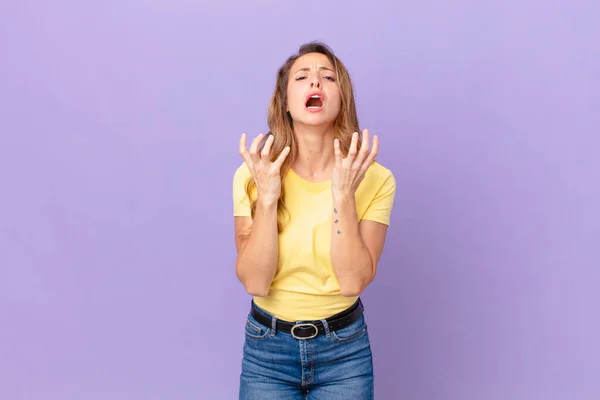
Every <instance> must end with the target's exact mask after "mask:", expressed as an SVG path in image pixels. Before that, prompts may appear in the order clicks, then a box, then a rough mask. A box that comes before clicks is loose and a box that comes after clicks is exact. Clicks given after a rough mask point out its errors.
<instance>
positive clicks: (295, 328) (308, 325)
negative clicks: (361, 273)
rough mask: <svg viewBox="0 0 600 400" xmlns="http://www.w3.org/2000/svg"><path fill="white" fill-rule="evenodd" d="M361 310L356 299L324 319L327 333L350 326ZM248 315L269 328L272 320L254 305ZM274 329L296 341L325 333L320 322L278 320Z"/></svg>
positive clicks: (359, 303) (360, 302)
mask: <svg viewBox="0 0 600 400" xmlns="http://www.w3.org/2000/svg"><path fill="white" fill-rule="evenodd" d="M363 310H364V307H363V304H362V301H361V300H360V299H358V300H357V301H356V303H354V304H353V305H352V306H351V307H350V308H348V309H347V310H344V311H342V312H341V313H338V314H335V315H333V316H331V317H329V318H325V321H327V325H328V327H329V331H336V330H338V329H342V328H344V327H346V326H348V325H350V324H351V323H353V322H354V321H356V320H357V319H358V317H360V316H361V315H362V313H363ZM250 313H251V315H252V316H253V317H254V319H255V320H256V321H258V322H260V323H261V324H263V325H265V326H268V327H270V326H271V324H272V322H271V321H272V318H271V317H269V316H266V315H264V314H263V313H261V312H260V311H258V310H257V309H256V308H255V307H254V305H253V306H252V307H251V308H250ZM276 328H277V330H278V331H281V332H286V333H291V334H292V336H293V337H294V338H296V339H312V338H314V337H316V336H317V335H320V334H322V333H325V327H324V326H323V322H321V321H303V322H287V321H282V320H279V319H278V320H277V323H276Z"/></svg>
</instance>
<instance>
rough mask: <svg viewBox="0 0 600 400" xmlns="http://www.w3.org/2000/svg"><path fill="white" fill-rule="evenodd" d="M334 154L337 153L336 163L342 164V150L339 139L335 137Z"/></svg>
mask: <svg viewBox="0 0 600 400" xmlns="http://www.w3.org/2000/svg"><path fill="white" fill-rule="evenodd" d="M333 154H335V164H336V165H340V163H341V162H342V150H341V149H340V140H339V139H334V141H333Z"/></svg>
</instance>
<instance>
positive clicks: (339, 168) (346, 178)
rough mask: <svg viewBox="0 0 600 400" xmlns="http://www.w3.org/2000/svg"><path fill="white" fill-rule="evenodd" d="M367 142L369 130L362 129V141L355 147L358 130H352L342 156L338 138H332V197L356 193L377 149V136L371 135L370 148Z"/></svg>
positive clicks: (336, 197) (338, 197)
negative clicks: (345, 150) (347, 148)
mask: <svg viewBox="0 0 600 400" xmlns="http://www.w3.org/2000/svg"><path fill="white" fill-rule="evenodd" d="M369 142H370V136H369V131H368V130H367V129H365V130H363V137H362V143H361V146H360V150H359V149H358V148H357V147H358V132H354V134H353V135H352V142H351V144H350V149H349V150H348V156H347V157H345V158H344V157H343V156H342V151H341V149H340V142H339V140H338V139H335V140H334V142H333V149H334V153H335V167H334V169H333V177H332V180H331V190H332V193H333V197H334V199H341V198H343V197H344V196H354V194H355V193H356V189H357V188H358V186H359V185H360V183H361V182H362V180H363V179H364V177H365V175H366V173H367V170H368V169H369V166H371V164H372V163H373V161H374V160H375V157H376V156H377V152H378V151H379V139H378V138H377V136H373V147H372V148H369V146H370V143H369Z"/></svg>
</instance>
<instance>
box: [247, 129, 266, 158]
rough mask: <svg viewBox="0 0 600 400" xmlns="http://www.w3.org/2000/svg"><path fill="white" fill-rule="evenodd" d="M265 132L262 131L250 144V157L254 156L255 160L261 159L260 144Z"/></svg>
mask: <svg viewBox="0 0 600 400" xmlns="http://www.w3.org/2000/svg"><path fill="white" fill-rule="evenodd" d="M263 136H264V135H263V134H262V133H261V134H260V135H258V136H257V137H255V138H254V140H253V141H252V144H251V145H250V158H252V161H253V162H258V161H260V157H259V156H258V145H259V144H260V141H261V140H262V138H263Z"/></svg>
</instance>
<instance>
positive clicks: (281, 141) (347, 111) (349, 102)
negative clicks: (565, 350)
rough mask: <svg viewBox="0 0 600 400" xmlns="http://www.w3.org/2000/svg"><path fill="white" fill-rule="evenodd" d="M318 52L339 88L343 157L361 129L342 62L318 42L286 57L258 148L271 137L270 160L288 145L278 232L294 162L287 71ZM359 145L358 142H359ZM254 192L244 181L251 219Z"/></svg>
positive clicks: (337, 131) (336, 126) (339, 136)
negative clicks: (328, 64)
mask: <svg viewBox="0 0 600 400" xmlns="http://www.w3.org/2000/svg"><path fill="white" fill-rule="evenodd" d="M310 53H320V54H324V55H325V56H327V58H328V59H329V61H330V62H331V63H332V64H333V67H334V70H335V73H336V76H337V84H338V86H339V88H340V94H341V100H342V101H341V109H340V112H339V114H338V116H337V118H336V120H335V122H334V129H335V137H336V138H337V139H339V141H340V149H341V151H342V154H343V155H344V156H345V155H347V154H348V150H349V148H350V143H351V141H352V133H353V132H358V133H359V137H360V130H359V125H358V116H357V114H356V103H355V101H354V90H353V87H352V81H351V80H350V75H349V74H348V70H347V69H346V67H345V66H344V64H343V63H342V61H341V60H340V59H339V58H337V57H336V56H335V54H334V53H333V51H332V50H331V48H329V46H327V45H325V44H323V43H320V42H310V43H306V44H303V45H302V46H300V49H299V50H298V52H297V53H296V54H294V55H292V56H291V57H289V58H288V59H287V60H286V62H285V63H284V64H283V65H282V66H281V67H280V68H279V71H278V73H277V82H276V85H275V90H274V91H273V95H272V97H271V102H270V105H269V113H268V125H269V133H267V134H266V135H265V137H264V138H263V141H262V143H261V145H260V148H262V147H263V146H264V144H265V142H266V139H267V138H268V137H269V135H271V134H272V135H273V136H274V141H273V144H272V147H271V154H270V158H271V161H275V159H276V158H277V157H278V156H279V154H280V153H281V152H282V151H283V149H284V148H285V147H286V146H290V154H288V156H287V158H286V159H285V161H284V163H283V165H282V166H281V172H280V175H281V194H280V195H279V200H278V201H277V215H278V216H277V230H278V232H281V231H282V230H283V227H284V225H285V216H286V214H287V209H286V207H285V187H284V178H285V176H286V174H287V173H288V171H289V169H290V161H291V160H294V159H295V158H296V156H297V151H298V148H297V143H296V139H295V137H294V121H293V120H292V117H291V115H290V114H289V112H287V87H288V81H289V77H290V70H291V68H292V65H293V64H294V62H295V61H296V60H297V59H298V58H300V57H302V56H303V55H305V54H310ZM358 144H359V146H360V139H359V143H358ZM255 189H256V183H255V182H254V179H253V178H252V177H250V178H249V179H248V181H247V182H246V193H247V195H248V198H249V199H251V202H250V210H251V215H252V218H254V214H255V211H256V198H254V199H253V198H252V196H251V194H252V193H253V191H254V190H255Z"/></svg>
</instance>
